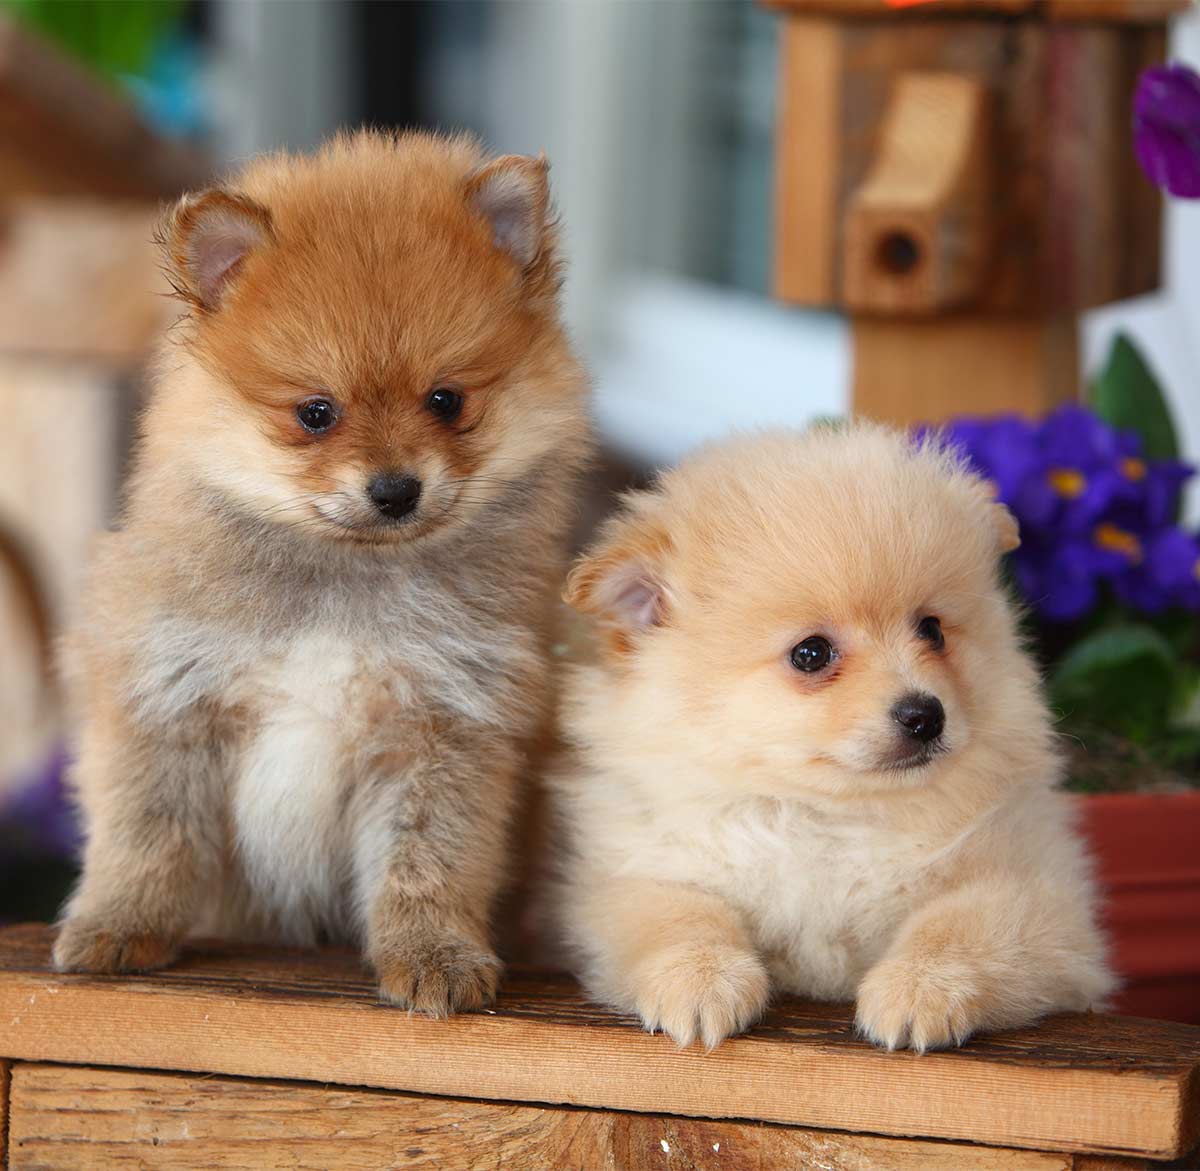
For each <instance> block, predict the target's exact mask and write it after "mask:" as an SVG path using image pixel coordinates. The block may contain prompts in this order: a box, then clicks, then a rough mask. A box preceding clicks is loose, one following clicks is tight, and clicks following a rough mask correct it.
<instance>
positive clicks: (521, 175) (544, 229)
mask: <svg viewBox="0 0 1200 1171" xmlns="http://www.w3.org/2000/svg"><path fill="white" fill-rule="evenodd" d="M549 169H550V164H549V163H548V162H547V161H546V157H545V155H540V156H539V157H538V158H536V159H534V158H530V157H528V156H527V155H504V156H503V157H501V158H498V159H495V160H494V161H493V162H490V163H487V164H485V165H484V166H482V167H480V168H479V170H477V171H475V173H474V174H472V175H471V177H470V178H469V179H468V180H467V203H468V204H469V205H470V206H471V208H472V209H473V210H474V211H476V212H478V214H479V215H481V216H483V218H484V219H485V220H487V222H488V224H489V226H490V227H491V231H492V241H493V242H494V243H495V245H496V247H497V248H499V249H500V250H501V251H502V252H507V253H508V255H509V256H511V257H512V258H513V260H515V261H516V262H517V264H518V265H519V266H520V267H521V268H522V269H525V268H528V267H529V266H530V265H531V264H532V263H533V262H534V261H535V260H536V259H537V257H538V254H539V253H540V252H541V251H542V247H543V245H544V244H545V243H546V239H547V235H548V230H549V217H550V181H549V177H548V172H549Z"/></svg>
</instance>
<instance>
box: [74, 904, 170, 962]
mask: <svg viewBox="0 0 1200 1171" xmlns="http://www.w3.org/2000/svg"><path fill="white" fill-rule="evenodd" d="M178 952H179V940H178V939H176V938H173V937H172V938H168V937H167V936H165V935H159V934H157V933H156V932H152V931H137V930H130V929H128V928H124V927H122V926H121V925H120V924H119V923H116V922H106V921H102V920H98V919H91V918H79V917H77V918H73V919H68V920H67V921H66V922H65V923H63V925H62V926H61V927H60V928H59V929H58V938H57V939H56V940H55V941H54V951H53V953H52V954H53V960H54V966H55V968H57V969H58V970H59V971H60V972H110V973H111V972H145V971H148V970H150V969H151V968H161V967H164V966H165V965H167V964H169V963H170V962H171V961H172V960H173V959H174V958H175V956H176V955H177V954H178Z"/></svg>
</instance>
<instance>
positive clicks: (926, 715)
mask: <svg viewBox="0 0 1200 1171" xmlns="http://www.w3.org/2000/svg"><path fill="white" fill-rule="evenodd" d="M892 719H893V720H895V721H896V723H897V724H899V725H900V727H902V728H903V729H904V732H905V734H906V735H908V736H911V737H912V738H913V739H914V740H920V742H921V743H922V744H928V743H929V742H930V741H931V740H936V739H937V738H938V737H939V736H940V735H941V734H942V731H943V730H944V729H945V727H946V709H945V708H943V707H942V701H941V700H940V699H938V697H937V696H936V695H926V694H924V693H923V692H919V691H914V692H912V694H910V695H906V696H904V697H903V698H902V699H900V700H898V701H897V703H896V706H895V707H893V708H892Z"/></svg>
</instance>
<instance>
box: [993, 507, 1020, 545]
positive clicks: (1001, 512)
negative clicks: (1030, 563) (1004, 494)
mask: <svg viewBox="0 0 1200 1171" xmlns="http://www.w3.org/2000/svg"><path fill="white" fill-rule="evenodd" d="M988 508H989V510H990V512H991V519H992V529H993V530H994V532H995V534H996V548H997V549H998V550H999V551H1000V552H1001V553H1011V552H1012V551H1013V550H1014V549H1018V548H1020V546H1021V526H1020V525H1019V524H1017V518H1016V517H1015V516H1013V514H1012V513H1011V512H1009V511H1008V509H1007V508H1006V507H1005V506H1004V505H1003V504H1000V503H999V502H993V503H992V504H990V505H989V506H988Z"/></svg>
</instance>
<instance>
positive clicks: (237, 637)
mask: <svg viewBox="0 0 1200 1171" xmlns="http://www.w3.org/2000/svg"><path fill="white" fill-rule="evenodd" d="M161 236H162V244H163V248H164V252H165V256H166V263H167V267H168V272H169V274H170V277H171V280H172V282H173V284H174V285H175V287H176V289H177V291H178V293H179V295H180V297H181V298H182V299H183V301H184V302H185V303H186V304H187V307H188V312H187V315H186V317H185V318H184V319H183V320H182V321H181V322H180V324H179V326H178V327H177V328H176V331H175V333H174V335H173V336H172V337H171V338H170V339H169V341H168V343H167V345H166V346H165V349H164V353H163V355H162V360H161V362H160V365H159V369H158V373H157V378H156V380H155V386H154V389H153V394H152V397H151V400H150V403H149V406H148V409H147V411H146V413H145V417H144V422H143V429H142V432H143V433H142V440H141V448H140V453H139V456H138V459H137V464H136V470H135V474H134V476H133V478H132V484H131V488H130V491H129V496H128V501H127V506H126V508H125V512H124V517H123V521H122V523H121V525H120V527H119V529H118V531H116V532H114V533H112V534H111V535H109V536H107V537H106V538H105V539H104V541H103V544H102V546H101V548H100V550H99V554H98V557H97V559H96V561H95V565H94V567H93V573H92V577H91V581H90V584H89V586H88V588H87V593H86V596H85V600H84V601H85V604H84V607H83V610H84V618H83V620H82V622H81V624H80V626H79V628H78V630H77V631H76V632H75V633H74V635H73V637H71V639H70V640H69V647H68V654H67V670H68V675H69V677H70V679H71V682H72V685H73V691H74V694H75V697H76V700H77V704H78V707H79V710H80V717H81V741H80V746H79V761H78V767H77V769H76V770H75V778H74V779H75V785H76V788H77V790H78V797H79V802H80V804H81V806H82V810H83V814H84V817H85V822H86V830H87V846H86V851H85V857H84V870H83V876H82V879H81V882H80V884H79V887H78V889H77V890H76V892H75V894H74V896H73V897H72V898H71V900H70V902H69V904H68V906H67V908H66V911H65V917H64V921H63V923H62V926H61V929H60V931H59V935H58V939H57V944H56V946H55V949H54V959H55V962H56V963H57V965H58V966H59V967H60V968H62V969H67V970H86V971H103V972H112V971H123V970H127V969H140V968H148V967H154V966H156V965H160V964H164V963H166V962H168V961H169V960H170V959H171V957H172V956H173V955H174V954H175V952H176V949H177V947H178V946H179V943H180V941H181V940H182V939H183V938H184V937H185V936H187V935H188V934H189V933H194V932H204V933H215V934H220V935H223V936H227V937H240V938H249V939H261V940H275V941H282V942H286V943H290V944H299V945H307V944H312V943H315V942H317V941H319V940H325V939H333V940H344V941H349V942H354V943H357V944H358V945H360V946H361V947H362V948H363V949H364V951H365V953H366V955H367V957H368V958H369V960H370V961H371V963H372V964H373V966H374V968H375V971H376V972H377V974H378V979H379V983H380V988H381V993H382V995H383V996H384V997H385V998H386V999H388V1000H390V1001H393V1002H395V1003H397V1004H400V1005H405V1006H409V1007H413V1008H417V1009H420V1010H424V1011H427V1012H430V1013H434V1014H441V1013H444V1012H447V1011H452V1010H454V1009H458V1008H464V1007H470V1006H474V1005H478V1004H480V1003H481V1002H483V1001H485V1000H486V999H488V998H489V997H490V996H491V995H492V994H493V991H494V989H495V985H496V980H497V974H498V970H499V967H498V961H497V959H496V957H495V955H494V954H493V952H492V949H491V943H490V938H489V931H490V929H489V912H490V908H491V906H492V903H493V899H494V896H495V895H496V893H497V888H498V887H499V886H500V884H501V881H502V876H503V875H504V872H505V868H506V853H507V850H508V847H507V832H508V828H509V821H510V814H511V811H512V809H513V804H514V795H515V791H516V785H517V778H518V775H519V772H520V770H521V768H522V762H523V759H524V746H525V745H526V743H527V742H528V741H529V740H530V739H531V737H532V736H533V735H534V733H535V731H536V730H537V728H538V724H539V720H540V719H541V718H542V715H543V712H544V708H545V703H546V697H547V688H548V673H549V672H548V654H547V650H548V633H549V631H548V628H549V626H550V619H551V616H552V615H553V611H554V606H555V605H556V598H555V594H556V592H557V589H558V588H559V585H560V583H561V574H562V572H563V569H564V568H565V565H564V561H565V548H564V536H565V529H566V527H567V525H568V523H569V521H570V519H571V513H572V505H573V497H574V485H575V482H576V480H577V473H578V472H579V470H580V468H581V466H582V464H583V463H584V462H585V460H586V455H587V452H588V449H589V440H588V426H587V422H586V409H585V380H584V377H583V375H582V372H581V369H580V366H579V365H578V363H577V361H576V359H575V357H574V356H573V354H572V351H571V349H570V346H569V345H568V342H567V339H566V338H565V336H564V333H563V329H562V326H561V324H560V321H559V308H558V292H559V284H560V274H559V262H558V259H557V255H556V249H555V232H554V225H553V219H552V217H551V213H550V209H549V197H548V188H547V176H546V166H545V163H544V161H543V160H540V159H530V158H524V157H517V156H507V157H503V158H495V159H489V158H486V157H484V155H483V154H482V153H481V151H480V149H479V148H478V146H477V145H475V144H474V143H473V142H471V141H468V140H466V139H441V138H436V137H431V136H426V135H419V134H408V135H403V136H400V137H398V138H396V137H391V136H387V135H383V134H373V133H363V134H358V135H354V136H349V137H342V138H338V139H336V140H335V141H333V142H332V143H330V144H329V145H328V146H326V147H325V148H324V149H323V150H321V151H320V152H319V153H317V154H316V155H314V156H312V157H289V156H287V155H276V156H272V157H267V158H263V159H261V160H258V161H256V162H252V163H251V164H250V165H249V166H248V167H247V168H246V169H245V170H244V171H243V172H242V173H241V174H239V175H237V176H236V177H234V178H233V179H232V180H231V181H230V182H229V184H228V185H227V186H225V187H222V188H219V189H215V190H210V191H208V192H205V193H203V194H200V195H196V196H189V197H187V198H185V199H184V200H183V201H182V202H181V203H180V204H179V205H178V206H177V207H176V208H175V209H174V210H173V212H172V213H171V214H170V215H169V216H168V217H167V219H166V220H165V223H164V226H163V230H162V233H161Z"/></svg>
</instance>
